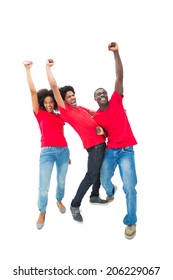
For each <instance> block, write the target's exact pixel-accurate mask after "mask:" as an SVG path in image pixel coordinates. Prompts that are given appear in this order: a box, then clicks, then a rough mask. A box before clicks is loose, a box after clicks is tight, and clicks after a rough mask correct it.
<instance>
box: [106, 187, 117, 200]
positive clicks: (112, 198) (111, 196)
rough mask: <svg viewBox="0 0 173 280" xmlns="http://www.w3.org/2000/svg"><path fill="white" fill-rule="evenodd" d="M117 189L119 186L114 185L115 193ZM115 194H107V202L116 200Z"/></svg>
mask: <svg viewBox="0 0 173 280" xmlns="http://www.w3.org/2000/svg"><path fill="white" fill-rule="evenodd" d="M117 189H118V188H117V186H114V189H113V193H114V194H115V192H116V191H117ZM114 194H113V195H107V197H106V200H107V202H112V201H113V200H114Z"/></svg>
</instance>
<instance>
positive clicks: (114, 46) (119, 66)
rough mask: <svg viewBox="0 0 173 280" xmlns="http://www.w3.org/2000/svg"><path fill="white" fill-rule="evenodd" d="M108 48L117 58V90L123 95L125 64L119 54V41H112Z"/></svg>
mask: <svg viewBox="0 0 173 280" xmlns="http://www.w3.org/2000/svg"><path fill="white" fill-rule="evenodd" d="M108 50H109V51H112V52H113V53H114V59H115V74H116V80H115V90H116V91H117V92H118V93H119V94H120V95H123V65H122V62H121V58H120V55H119V48H118V45H117V43H115V42H112V43H110V44H109V45H108Z"/></svg>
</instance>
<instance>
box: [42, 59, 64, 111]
mask: <svg viewBox="0 0 173 280" xmlns="http://www.w3.org/2000/svg"><path fill="white" fill-rule="evenodd" d="M46 72H47V78H48V82H49V84H50V87H51V89H52V91H53V94H54V97H55V100H56V102H57V103H58V105H60V106H61V107H63V108H65V104H64V101H63V99H62V97H61V94H60V91H59V88H58V85H57V83H56V80H55V78H54V75H53V73H52V71H51V68H50V66H48V65H46Z"/></svg>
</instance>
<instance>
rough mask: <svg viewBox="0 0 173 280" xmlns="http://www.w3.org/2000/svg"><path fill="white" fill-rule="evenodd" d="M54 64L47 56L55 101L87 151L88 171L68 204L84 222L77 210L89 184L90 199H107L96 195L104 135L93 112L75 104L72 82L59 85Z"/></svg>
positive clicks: (76, 217)
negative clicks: (55, 76) (97, 132)
mask: <svg viewBox="0 0 173 280" xmlns="http://www.w3.org/2000/svg"><path fill="white" fill-rule="evenodd" d="M53 65H54V61H53V60H52V59H48V60H47V63H46V71H47V77H48V81H49V84H50V86H51V88H52V90H53V93H54V96H55V99H56V101H57V103H58V106H59V110H60V113H61V115H62V117H63V119H64V121H65V122H67V123H69V124H70V125H71V126H72V127H73V129H74V130H75V131H76V132H77V133H78V135H79V136H80V138H81V140H82V143H83V147H84V149H86V150H87V152H88V163H87V172H86V174H85V177H84V178H83V180H82V182H81V183H80V185H79V187H78V190H77V192H76V195H75V197H74V198H73V200H72V202H71V206H70V210H71V213H72V216H73V219H74V220H75V221H78V222H83V217H82V215H81V213H80V205H81V202H82V199H83V197H84V195H85V194H86V192H87V191H88V189H89V188H90V186H93V187H92V192H91V195H90V202H91V203H100V204H105V203H107V200H103V199H101V198H100V197H99V188H100V167H101V163H102V160H103V156H104V152H105V145H106V144H105V137H104V136H102V135H97V134H96V127H98V124H97V123H96V121H95V120H93V118H92V115H93V113H94V112H93V111H91V110H89V109H86V108H84V107H81V106H77V103H76V97H75V91H74V88H73V87H71V86H65V87H62V88H58V86H57V83H56V80H55V78H54V76H53V73H52V71H51V66H53Z"/></svg>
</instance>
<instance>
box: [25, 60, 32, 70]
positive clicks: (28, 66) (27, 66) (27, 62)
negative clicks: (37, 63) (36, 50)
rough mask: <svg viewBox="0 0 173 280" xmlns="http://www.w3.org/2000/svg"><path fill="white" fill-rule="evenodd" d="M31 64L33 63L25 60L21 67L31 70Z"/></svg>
mask: <svg viewBox="0 0 173 280" xmlns="http://www.w3.org/2000/svg"><path fill="white" fill-rule="evenodd" d="M32 64H33V62H32V61H30V60H25V61H24V62H23V65H24V66H25V67H26V68H31V66H32Z"/></svg>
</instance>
